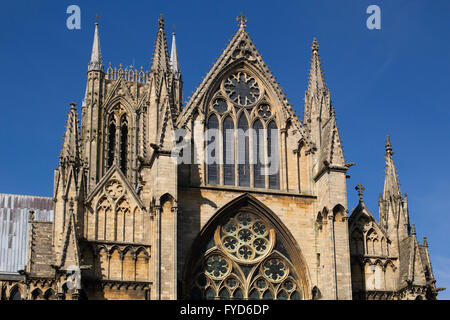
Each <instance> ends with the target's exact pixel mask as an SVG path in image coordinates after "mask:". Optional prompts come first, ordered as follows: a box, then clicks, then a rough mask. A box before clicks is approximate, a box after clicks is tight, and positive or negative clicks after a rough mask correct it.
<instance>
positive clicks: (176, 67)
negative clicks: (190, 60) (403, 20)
mask: <svg viewBox="0 0 450 320" xmlns="http://www.w3.org/2000/svg"><path fill="white" fill-rule="evenodd" d="M170 65H171V67H172V72H173V73H174V75H175V76H178V75H179V73H180V64H179V62H178V52H177V42H176V39H175V32H172V51H171V53H170Z"/></svg>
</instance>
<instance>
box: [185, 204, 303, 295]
mask: <svg viewBox="0 0 450 320" xmlns="http://www.w3.org/2000/svg"><path fill="white" fill-rule="evenodd" d="M205 234H209V239H204V240H203V241H202V242H203V243H205V245H204V247H203V248H199V251H200V253H199V255H198V256H193V257H191V259H190V261H191V263H192V264H191V265H190V267H192V269H191V270H192V272H190V273H189V275H188V278H187V283H186V285H188V287H187V288H186V289H187V290H186V296H187V298H189V299H223V300H225V299H256V300H258V299H277V300H300V299H304V298H305V294H304V291H305V290H304V283H303V281H302V280H301V277H300V276H299V273H298V271H297V267H296V266H295V265H294V263H293V261H292V260H291V255H290V253H289V252H288V250H287V248H288V245H287V243H285V242H284V240H283V239H284V238H283V237H282V236H281V234H280V233H279V232H278V231H277V230H276V229H275V227H274V226H273V225H272V224H271V223H270V222H269V221H268V220H266V219H265V218H263V217H262V216H260V215H259V214H258V213H257V212H255V211H251V210H250V211H247V210H246V209H242V210H239V211H238V212H236V213H235V214H233V215H230V216H229V217H228V218H227V219H224V220H223V222H222V223H220V224H218V225H217V226H216V227H215V229H214V230H211V232H209V233H208V232H206V233H205Z"/></svg>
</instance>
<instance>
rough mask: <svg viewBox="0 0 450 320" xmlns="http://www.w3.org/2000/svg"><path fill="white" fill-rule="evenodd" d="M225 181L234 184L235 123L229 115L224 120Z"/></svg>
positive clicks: (227, 183)
mask: <svg viewBox="0 0 450 320" xmlns="http://www.w3.org/2000/svg"><path fill="white" fill-rule="evenodd" d="M222 130H223V132H222V135H223V183H224V184H225V185H229V186H234V176H235V166H234V163H235V161H236V160H235V157H234V123H233V119H232V118H231V117H230V116H228V117H226V118H225V120H224V121H223V129H222Z"/></svg>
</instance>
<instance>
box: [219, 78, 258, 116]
mask: <svg viewBox="0 0 450 320" xmlns="http://www.w3.org/2000/svg"><path fill="white" fill-rule="evenodd" d="M224 88H225V93H226V94H227V96H228V98H229V99H230V100H231V101H232V102H233V103H235V104H237V105H239V106H243V107H246V106H249V105H252V104H254V103H255V102H256V101H257V100H258V98H259V96H260V95H261V92H260V89H259V86H258V82H256V80H255V79H254V78H252V77H251V76H249V75H248V74H246V73H245V72H238V73H235V74H232V75H231V76H229V77H228V79H227V80H225V83H224Z"/></svg>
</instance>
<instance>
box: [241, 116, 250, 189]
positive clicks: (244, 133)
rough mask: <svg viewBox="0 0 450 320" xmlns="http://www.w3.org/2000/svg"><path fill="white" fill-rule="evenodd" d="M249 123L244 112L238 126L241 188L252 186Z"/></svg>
mask: <svg viewBox="0 0 450 320" xmlns="http://www.w3.org/2000/svg"><path fill="white" fill-rule="evenodd" d="M248 133H249V132H248V121H247V117H246V116H245V113H244V112H242V113H241V116H240V118H239V124H238V168H239V169H238V175H239V186H241V187H249V186H250V161H249V134H248Z"/></svg>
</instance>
